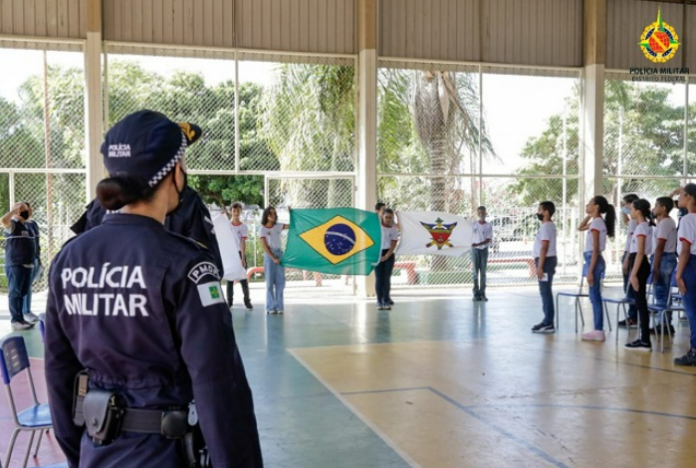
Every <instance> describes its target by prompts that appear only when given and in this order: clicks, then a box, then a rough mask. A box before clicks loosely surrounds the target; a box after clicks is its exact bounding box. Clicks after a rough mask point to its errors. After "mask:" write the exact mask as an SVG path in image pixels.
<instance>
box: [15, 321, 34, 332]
mask: <svg viewBox="0 0 696 468" xmlns="http://www.w3.org/2000/svg"><path fill="white" fill-rule="evenodd" d="M33 327H34V324H31V323H27V322H12V329H13V330H14V331H22V330H29V329H30V328H33Z"/></svg>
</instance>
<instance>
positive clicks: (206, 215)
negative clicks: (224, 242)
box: [70, 185, 222, 268]
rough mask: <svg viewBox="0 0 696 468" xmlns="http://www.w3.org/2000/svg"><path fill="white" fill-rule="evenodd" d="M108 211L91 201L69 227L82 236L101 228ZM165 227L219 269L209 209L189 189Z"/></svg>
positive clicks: (198, 196) (219, 262)
mask: <svg viewBox="0 0 696 468" xmlns="http://www.w3.org/2000/svg"><path fill="white" fill-rule="evenodd" d="M106 214H107V211H106V209H104V207H103V206H101V203H99V200H98V199H96V198H95V199H94V200H92V201H91V202H90V203H89V205H87V209H86V210H85V212H84V213H83V214H82V216H81V217H80V219H79V220H78V221H77V222H76V223H75V224H73V225H72V226H70V229H71V230H72V231H73V232H74V233H75V234H82V233H83V232H87V231H89V230H90V229H92V228H94V227H97V226H99V225H101V223H102V221H103V220H104V216H106ZM164 226H165V227H166V228H167V229H169V230H170V231H172V232H176V233H177V234H181V235H182V236H185V237H190V238H191V239H193V240H195V241H196V242H200V243H201V244H203V245H204V246H206V247H207V248H208V250H210V251H211V252H212V253H213V255H215V258H216V265H217V266H218V267H219V268H222V257H221V256H220V247H219V246H218V241H217V237H216V236H215V231H214V230H213V221H212V219H211V216H210V211H209V210H208V207H207V206H206V205H205V203H204V202H203V199H202V198H201V196H200V194H199V193H198V192H196V191H195V190H194V189H192V188H191V187H189V186H188V185H187V186H186V188H185V189H184V193H183V194H182V196H181V207H180V208H179V209H178V210H176V211H175V212H174V213H172V214H171V216H167V219H166V221H165V223H164Z"/></svg>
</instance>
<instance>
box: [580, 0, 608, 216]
mask: <svg viewBox="0 0 696 468" xmlns="http://www.w3.org/2000/svg"><path fill="white" fill-rule="evenodd" d="M584 8H585V17H584V20H585V21H584V22H585V25H584V32H585V33H584V50H585V57H584V69H583V73H582V89H583V92H582V108H581V109H582V111H581V112H582V116H581V117H582V118H581V120H580V121H581V122H582V131H581V157H582V165H581V167H582V177H583V184H582V189H581V198H580V204H581V206H584V205H585V203H586V202H587V201H588V200H589V199H590V198H591V197H592V196H594V195H596V194H602V193H603V191H604V180H603V175H602V164H603V159H604V68H605V63H606V49H607V45H606V44H607V34H606V27H607V4H606V0H585V2H584Z"/></svg>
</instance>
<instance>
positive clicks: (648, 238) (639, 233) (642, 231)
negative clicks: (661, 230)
mask: <svg viewBox="0 0 696 468" xmlns="http://www.w3.org/2000/svg"><path fill="white" fill-rule="evenodd" d="M639 237H644V238H645V245H644V248H645V252H644V253H645V255H651V254H652V251H653V247H652V241H653V233H652V228H651V226H650V225H649V224H648V222H647V221H645V222H642V223H640V224H639V225H638V226H637V227H636V229H635V230H634V231H633V238H631V248H630V250H629V251H628V252H629V253H632V254H634V253H638V238H639Z"/></svg>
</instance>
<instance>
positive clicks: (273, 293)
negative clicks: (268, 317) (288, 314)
mask: <svg viewBox="0 0 696 468" xmlns="http://www.w3.org/2000/svg"><path fill="white" fill-rule="evenodd" d="M271 252H273V255H274V256H275V257H276V258H283V251H282V250H280V249H271ZM263 271H264V275H265V276H266V311H269V312H270V311H274V310H283V308H284V304H283V290H285V267H283V266H282V265H276V264H275V263H273V260H271V257H269V256H268V255H267V254H264V255H263Z"/></svg>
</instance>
